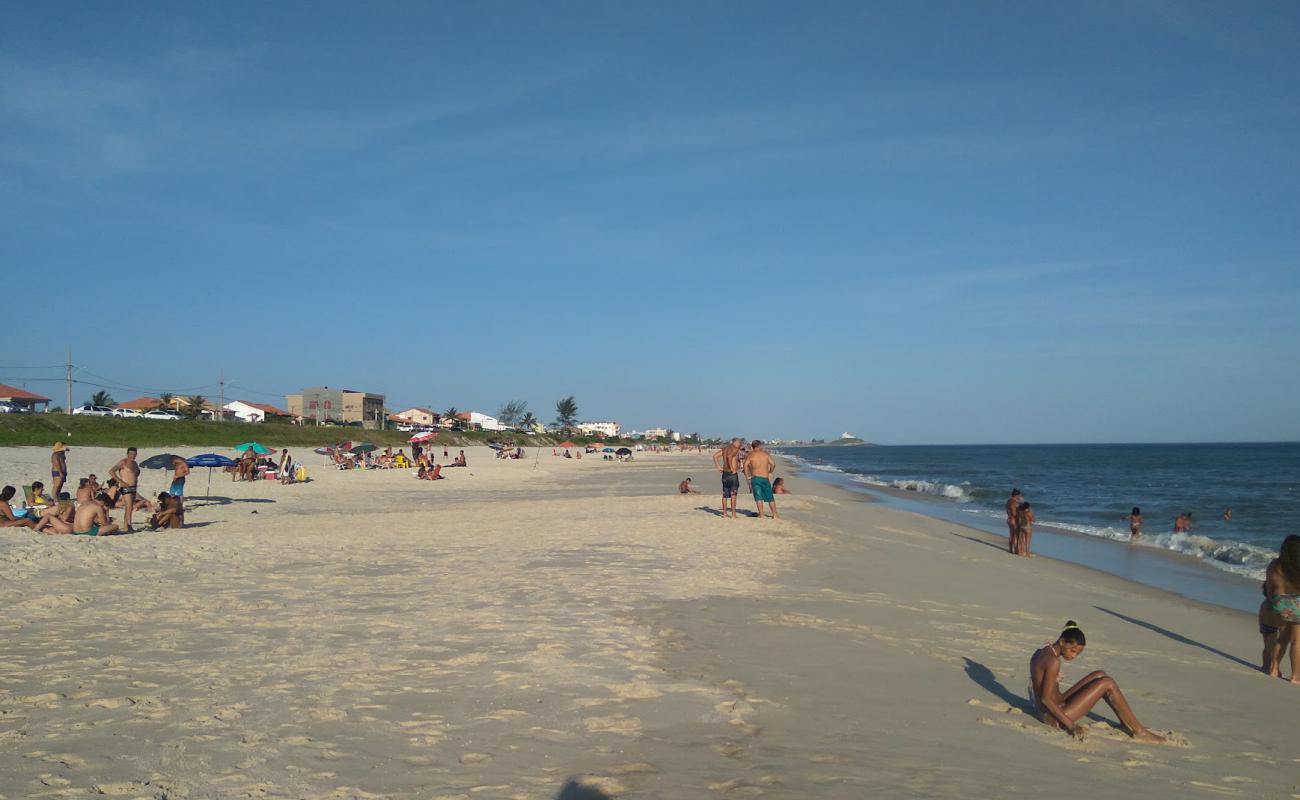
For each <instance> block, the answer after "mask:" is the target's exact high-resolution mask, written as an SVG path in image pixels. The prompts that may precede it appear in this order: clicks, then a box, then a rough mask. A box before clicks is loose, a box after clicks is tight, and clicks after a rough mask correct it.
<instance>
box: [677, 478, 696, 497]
mask: <svg viewBox="0 0 1300 800" xmlns="http://www.w3.org/2000/svg"><path fill="white" fill-rule="evenodd" d="M677 491H678V492H679V493H681V494H699V492H697V491H695V487H694V486H691V479H690V478H687V479H686V480H684V481H682V482H681V483H679V484H677Z"/></svg>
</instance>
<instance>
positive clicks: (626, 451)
mask: <svg viewBox="0 0 1300 800" xmlns="http://www.w3.org/2000/svg"><path fill="white" fill-rule="evenodd" d="M614 452H615V455H620V456H630V455H632V451H631V450H629V449H627V448H626V447H620V448H618V450H616V451H614Z"/></svg>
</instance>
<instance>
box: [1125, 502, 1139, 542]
mask: <svg viewBox="0 0 1300 800" xmlns="http://www.w3.org/2000/svg"><path fill="white" fill-rule="evenodd" d="M1141 538H1142V509H1140V508H1138V507H1137V506H1133V511H1132V512H1130V513H1129V515H1128V540H1129V541H1130V542H1136V541H1137V540H1138V539H1141Z"/></svg>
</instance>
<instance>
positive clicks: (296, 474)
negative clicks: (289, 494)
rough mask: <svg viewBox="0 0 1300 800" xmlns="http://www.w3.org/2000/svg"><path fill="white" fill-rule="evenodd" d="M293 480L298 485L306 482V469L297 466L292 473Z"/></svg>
mask: <svg viewBox="0 0 1300 800" xmlns="http://www.w3.org/2000/svg"><path fill="white" fill-rule="evenodd" d="M293 479H294V480H295V481H298V482H299V483H301V482H302V481H305V480H307V468H306V467H304V466H303V465H301V464H299V465H298V468H297V469H295V470H294V471H293Z"/></svg>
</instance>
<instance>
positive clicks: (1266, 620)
mask: <svg viewBox="0 0 1300 800" xmlns="http://www.w3.org/2000/svg"><path fill="white" fill-rule="evenodd" d="M1264 597H1265V600H1264V603H1263V605H1261V606H1260V607H1259V632H1260V635H1262V636H1263V637H1264V672H1266V673H1268V674H1269V675H1272V676H1274V677H1277V678H1280V677H1282V670H1281V661H1282V654H1283V653H1285V652H1286V649H1287V647H1288V646H1289V647H1290V648H1291V682H1292V683H1294V684H1297V685H1300V536H1295V535H1294V534H1293V535H1291V536H1288V537H1286V539H1284V540H1283V541H1282V547H1281V548H1280V549H1279V550H1278V554H1277V558H1275V559H1273V560H1272V561H1271V562H1270V563H1269V565H1268V569H1267V570H1265V572H1264Z"/></svg>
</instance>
